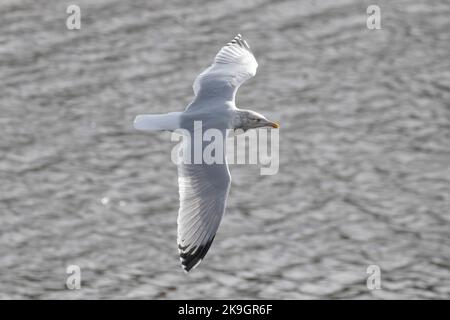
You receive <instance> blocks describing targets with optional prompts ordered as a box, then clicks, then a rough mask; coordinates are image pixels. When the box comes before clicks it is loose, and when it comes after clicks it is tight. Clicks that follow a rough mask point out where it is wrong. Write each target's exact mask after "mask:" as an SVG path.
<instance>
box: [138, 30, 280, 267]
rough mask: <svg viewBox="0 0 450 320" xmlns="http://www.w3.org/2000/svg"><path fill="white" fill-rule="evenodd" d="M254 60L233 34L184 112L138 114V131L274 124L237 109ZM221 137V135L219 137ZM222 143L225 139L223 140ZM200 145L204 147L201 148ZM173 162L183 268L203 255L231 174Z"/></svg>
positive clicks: (219, 166) (219, 167) (217, 167)
mask: <svg viewBox="0 0 450 320" xmlns="http://www.w3.org/2000/svg"><path fill="white" fill-rule="evenodd" d="M257 67H258V63H257V62H256V60H255V57H254V56H253V53H252V52H251V51H250V47H249V45H248V44H247V42H246V41H245V40H244V39H242V37H241V35H237V36H236V37H235V38H234V39H233V40H232V41H231V42H230V43H228V44H227V45H226V46H224V47H223V48H222V49H221V50H220V51H219V53H218V54H217V55H216V57H215V59H214V63H213V64H212V65H211V66H210V67H208V68H207V69H206V70H204V71H203V72H202V73H201V74H200V75H198V76H197V78H196V79H195V81H194V84H193V89H194V93H195V98H194V100H193V101H192V102H191V103H190V104H189V105H188V106H187V107H186V110H185V111H184V112H171V113H168V114H162V115H161V114H158V115H139V116H137V117H136V119H135V121H134V127H135V128H136V129H138V130H150V131H151V130H169V131H174V130H176V129H185V130H188V131H189V132H193V130H194V122H195V121H201V126H202V130H203V131H205V130H207V129H217V130H220V131H221V132H223V133H225V131H226V130H227V129H243V130H244V131H245V130H247V129H251V128H258V127H265V126H271V127H274V128H278V124H276V123H274V122H271V121H269V120H267V119H266V118H265V117H264V116H262V115H261V114H259V113H256V112H254V111H250V110H241V109H238V108H237V107H236V105H235V96H236V92H237V90H238V88H239V86H240V85H241V84H242V83H243V82H245V81H246V80H247V79H249V78H251V77H253V76H254V75H255V74H256V69H257ZM223 137H224V138H226V134H224V135H223ZM223 145H224V146H225V143H224V144H223ZM205 146H206V145H205V144H203V148H205ZM222 160H223V161H222V162H221V163H213V164H206V163H201V164H185V163H180V164H179V165H178V184H179V193H180V210H179V213H178V220H177V223H178V249H179V253H180V258H181V264H182V267H183V269H184V270H185V271H186V272H188V271H189V270H191V269H193V268H195V267H196V266H197V265H198V264H199V263H200V262H201V261H202V259H203V257H204V256H205V255H206V253H207V251H208V249H209V247H210V246H211V243H212V241H213V240H214V237H215V234H216V232H217V229H218V227H219V224H220V221H221V219H222V216H223V214H224V212H225V207H226V200H227V197H228V192H229V189H230V183H231V176H230V172H229V170H228V165H227V163H226V155H225V150H223V159H222Z"/></svg>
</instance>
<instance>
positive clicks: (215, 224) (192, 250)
mask: <svg viewBox="0 0 450 320" xmlns="http://www.w3.org/2000/svg"><path fill="white" fill-rule="evenodd" d="M230 182H231V178H230V172H229V170H228V165H227V163H226V162H225V163H223V164H209V165H208V164H179V165H178V184H179V191H180V211H179V213H178V221H177V222H178V251H179V253H180V259H181V265H182V267H183V269H184V270H185V271H186V272H188V271H189V270H191V269H192V268H195V267H196V266H197V265H198V264H199V263H200V262H201V261H202V259H203V257H204V256H205V255H206V253H207V252H208V249H209V247H210V246H211V243H212V242H213V240H214V237H215V235H216V232H217V229H218V228H219V224H220V221H221V219H222V216H223V214H224V212H225V205H226V200H227V197H228V191H229V189H230Z"/></svg>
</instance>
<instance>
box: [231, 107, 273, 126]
mask: <svg viewBox="0 0 450 320" xmlns="http://www.w3.org/2000/svg"><path fill="white" fill-rule="evenodd" d="M262 127H271V128H276V129H277V128H279V127H280V126H279V125H278V123H276V122H272V121H269V120H267V118H266V117H264V116H263V115H262V114H260V113H258V112H255V111H252V110H239V112H237V115H236V118H235V119H234V129H235V130H236V129H242V130H244V131H247V130H248V129H256V128H262Z"/></svg>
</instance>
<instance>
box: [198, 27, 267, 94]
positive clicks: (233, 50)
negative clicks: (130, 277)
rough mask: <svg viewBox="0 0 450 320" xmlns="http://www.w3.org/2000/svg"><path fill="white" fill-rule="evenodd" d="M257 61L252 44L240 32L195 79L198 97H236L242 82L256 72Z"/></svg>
mask: <svg viewBox="0 0 450 320" xmlns="http://www.w3.org/2000/svg"><path fill="white" fill-rule="evenodd" d="M257 68H258V63H257V62H256V59H255V57H254V56H253V53H252V52H251V50H250V46H249V45H248V44H247V42H246V41H245V40H244V39H243V38H242V36H241V35H240V34H238V35H237V36H236V37H234V39H233V40H232V41H231V42H229V43H228V44H227V45H226V46H224V47H223V48H222V49H220V51H219V53H217V55H216V57H215V59H214V63H213V64H212V65H211V66H210V67H209V68H207V69H206V70H205V71H203V72H202V73H201V74H200V75H199V76H198V77H197V78H196V79H195V81H194V85H193V88H194V93H195V95H196V99H203V98H208V97H223V98H224V99H226V100H231V99H234V97H235V95H236V91H237V89H238V88H239V86H240V85H241V84H243V83H244V82H245V81H246V80H247V79H250V78H251V77H253V76H254V75H255V74H256V69H257Z"/></svg>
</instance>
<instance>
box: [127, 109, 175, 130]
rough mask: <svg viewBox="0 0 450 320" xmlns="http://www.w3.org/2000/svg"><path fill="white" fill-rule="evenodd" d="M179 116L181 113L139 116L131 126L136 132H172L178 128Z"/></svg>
mask: <svg viewBox="0 0 450 320" xmlns="http://www.w3.org/2000/svg"><path fill="white" fill-rule="evenodd" d="M180 115H181V112H171V113H167V114H140V115H138V116H137V117H136V118H135V119H134V123H133V126H134V128H135V129H137V130H150V131H151V130H155V131H159V130H168V131H173V130H176V129H178V128H179V127H180Z"/></svg>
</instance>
